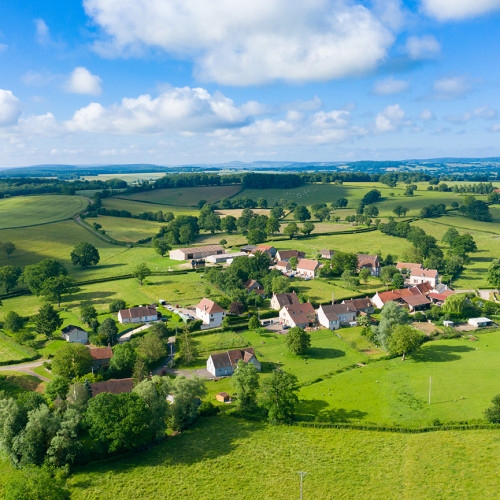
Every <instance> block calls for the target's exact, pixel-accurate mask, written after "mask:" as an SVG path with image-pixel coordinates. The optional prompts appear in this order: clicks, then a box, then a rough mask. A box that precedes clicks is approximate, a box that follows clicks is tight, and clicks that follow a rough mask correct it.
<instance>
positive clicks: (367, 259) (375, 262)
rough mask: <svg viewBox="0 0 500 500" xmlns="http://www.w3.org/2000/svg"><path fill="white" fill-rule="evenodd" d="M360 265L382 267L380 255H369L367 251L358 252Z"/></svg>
mask: <svg viewBox="0 0 500 500" xmlns="http://www.w3.org/2000/svg"><path fill="white" fill-rule="evenodd" d="M357 256H358V267H363V266H371V267H373V268H376V267H380V261H379V258H378V255H367V254H365V253H358V254H357Z"/></svg>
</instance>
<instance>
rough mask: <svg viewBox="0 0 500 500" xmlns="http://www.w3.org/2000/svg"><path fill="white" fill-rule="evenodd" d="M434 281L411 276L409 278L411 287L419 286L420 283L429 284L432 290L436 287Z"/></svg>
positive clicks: (433, 279)
mask: <svg viewBox="0 0 500 500" xmlns="http://www.w3.org/2000/svg"><path fill="white" fill-rule="evenodd" d="M436 281H437V280H436V279H435V278H427V277H425V276H422V277H421V276H412V277H411V278H410V283H411V284H412V285H419V284H420V283H429V284H430V285H431V286H432V288H434V287H435V286H436Z"/></svg>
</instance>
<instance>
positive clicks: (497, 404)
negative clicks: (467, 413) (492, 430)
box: [484, 394, 500, 424]
mask: <svg viewBox="0 0 500 500" xmlns="http://www.w3.org/2000/svg"><path fill="white" fill-rule="evenodd" d="M491 403H492V404H491V406H490V407H489V408H487V409H486V410H485V411H484V415H485V417H486V420H488V422H490V423H492V424H500V394H497V395H496V396H495V397H494V398H493V399H492V400H491Z"/></svg>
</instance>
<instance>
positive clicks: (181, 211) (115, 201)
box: [102, 198, 199, 216]
mask: <svg viewBox="0 0 500 500" xmlns="http://www.w3.org/2000/svg"><path fill="white" fill-rule="evenodd" d="M102 206H103V207H104V208H108V209H110V210H128V211H129V212H130V213H131V214H132V215H139V214H141V213H143V212H158V210H161V211H162V212H173V214H174V215H175V216H177V215H198V214H199V210H198V208H197V207H196V208H194V207H174V206H166V205H163V206H162V205H161V204H159V203H146V202H142V201H134V200H129V199H125V198H105V199H104V200H102Z"/></svg>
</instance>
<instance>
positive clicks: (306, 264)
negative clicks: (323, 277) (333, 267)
mask: <svg viewBox="0 0 500 500" xmlns="http://www.w3.org/2000/svg"><path fill="white" fill-rule="evenodd" d="M320 265H321V263H320V262H318V261H317V260H312V259H300V260H299V262H298V263H297V273H299V274H302V275H303V276H307V277H309V278H314V277H315V276H316V272H317V271H318V269H319V267H320Z"/></svg>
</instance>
